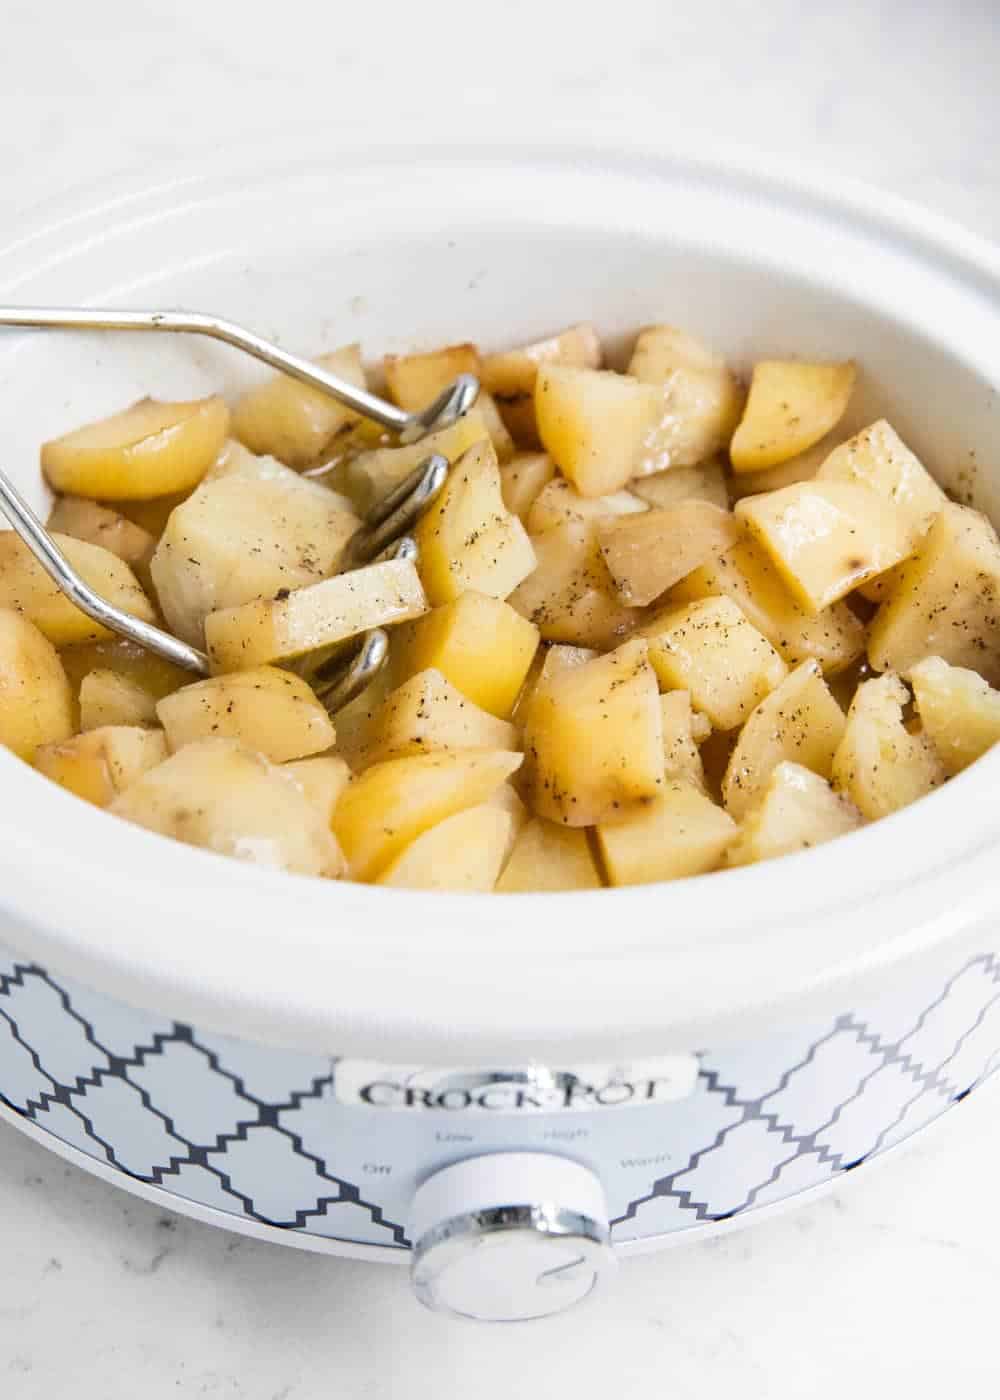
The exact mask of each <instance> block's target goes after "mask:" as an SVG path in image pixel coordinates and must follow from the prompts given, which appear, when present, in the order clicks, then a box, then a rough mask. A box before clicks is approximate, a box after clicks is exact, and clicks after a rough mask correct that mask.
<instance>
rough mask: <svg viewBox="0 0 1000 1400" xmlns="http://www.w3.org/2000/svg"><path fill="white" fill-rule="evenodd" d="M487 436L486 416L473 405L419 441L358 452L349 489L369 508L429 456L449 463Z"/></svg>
mask: <svg viewBox="0 0 1000 1400" xmlns="http://www.w3.org/2000/svg"><path fill="white" fill-rule="evenodd" d="M488 437H489V432H488V431H487V428H486V423H485V421H484V420H483V415H482V414H481V413H480V411H479V409H478V408H472V409H470V410H469V412H468V413H465V414H463V415H462V417H461V418H459V419H457V420H456V422H454V423H452V424H450V425H449V426H448V427H447V428H439V429H438V431H437V432H436V433H428V434H427V436H426V437H422V438H421V439H420V441H419V442H411V443H407V444H406V445H405V446H404V447H378V448H375V449H373V450H372V451H369V452H361V453H359V454H358V456H357V457H355V458H354V459H353V461H351V462H349V463H348V465H347V468H346V477H347V490H348V491H349V493H350V495H351V497H352V499H354V500H356V501H357V502H358V506H359V508H360V509H361V510H362V511H367V510H368V509H369V508H370V507H371V506H373V505H374V504H375V502H376V501H380V500H382V498H383V496H388V494H389V492H390V491H394V490H395V489H396V487H397V486H399V485H400V484H401V483H402V482H404V481H405V480H406V478H407V477H408V476H410V475H412V473H413V472H415V471H416V469H417V467H419V466H420V464H421V462H426V461H427V459H428V457H432V456H434V454H435V453H437V454H438V455H439V456H441V457H446V458H447V459H448V461H449V462H457V461H458V459H459V458H460V457H461V456H462V455H463V454H464V453H466V452H468V450H469V448H470V447H474V446H475V445H476V443H477V442H483V441H484V440H485V439H486V438H488Z"/></svg>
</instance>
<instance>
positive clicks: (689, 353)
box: [628, 325, 725, 384]
mask: <svg viewBox="0 0 1000 1400" xmlns="http://www.w3.org/2000/svg"><path fill="white" fill-rule="evenodd" d="M724 367H725V361H724V360H723V359H722V357H721V356H719V355H716V354H715V352H714V351H712V350H710V349H709V348H708V346H707V345H705V344H703V342H702V341H700V340H698V339H697V338H696V337H695V336H693V335H690V334H689V333H688V332H687V331H682V330H680V329H679V327H677V326H663V325H657V326H644V327H643V329H642V330H641V331H640V332H639V334H638V336H637V337H636V342H635V348H634V349H633V351H632V358H631V360H629V365H628V372H629V374H631V375H632V376H633V377H634V378H635V379H642V380H645V382H646V383H647V384H661V383H662V382H663V380H664V379H666V378H667V376H668V375H669V374H670V372H671V370H675V369H723V368H724Z"/></svg>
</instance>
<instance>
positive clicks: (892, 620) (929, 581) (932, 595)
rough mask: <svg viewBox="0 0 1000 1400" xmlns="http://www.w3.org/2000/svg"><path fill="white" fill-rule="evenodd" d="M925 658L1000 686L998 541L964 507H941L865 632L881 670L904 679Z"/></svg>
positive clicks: (982, 519)
mask: <svg viewBox="0 0 1000 1400" xmlns="http://www.w3.org/2000/svg"><path fill="white" fill-rule="evenodd" d="M925 656H940V657H941V658H942V660H944V661H947V662H949V663H950V664H951V665H952V666H967V667H969V668H971V669H972V670H974V671H978V672H979V673H980V675H982V676H984V677H985V678H986V680H987V681H989V683H990V684H991V685H1000V543H998V542H997V536H996V531H995V530H994V529H993V526H992V525H991V524H990V523H989V521H988V520H987V519H986V517H985V516H983V515H980V514H979V512H978V511H974V510H969V509H968V508H967V507H965V506H956V505H950V504H949V505H945V506H944V507H943V508H942V510H941V511H940V513H939V514H938V515H937V516H936V517H935V519H934V523H933V525H931V528H930V529H929V530H928V532H927V535H926V536H925V538H924V540H923V541H922V542H921V544H920V545H919V547H918V549H917V552H916V553H915V554H914V555H913V556H912V558H910V559H908V560H907V561H906V563H905V564H903V565H902V566H901V568H900V569H899V571H898V574H897V577H896V581H895V584H894V586H893V590H892V592H891V593H890V595H889V597H888V598H886V600H885V602H884V603H883V604H882V606H881V607H880V608H879V610H878V612H877V613H876V614H875V617H874V618H873V619H872V621H871V624H870V626H869V629H868V659H869V660H870V661H871V664H872V665H873V666H874V667H875V669H876V671H898V672H899V673H900V674H901V675H904V676H905V675H906V674H907V673H908V672H909V671H910V670H911V668H912V667H913V666H915V665H916V663H917V662H918V661H922V660H923V658H924V657H925Z"/></svg>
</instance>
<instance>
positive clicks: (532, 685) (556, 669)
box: [516, 644, 600, 723]
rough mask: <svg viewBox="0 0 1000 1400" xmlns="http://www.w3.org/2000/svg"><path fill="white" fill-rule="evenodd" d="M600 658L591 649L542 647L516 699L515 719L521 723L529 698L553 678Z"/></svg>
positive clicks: (598, 653) (558, 646)
mask: <svg viewBox="0 0 1000 1400" xmlns="http://www.w3.org/2000/svg"><path fill="white" fill-rule="evenodd" d="M598 656H600V652H599V651H594V649H593V648H592V647H570V646H560V645H558V644H556V645H554V646H547V647H542V648H541V650H540V651H538V653H537V654H536V656H535V660H534V663H533V664H532V668H531V672H530V674H529V675H528V676H527V678H526V679H525V682H524V687H523V689H522V691H521V693H520V695H519V696H518V697H517V710H516V717H517V721H518V723H521V722H522V721H523V719H524V716H525V715H526V714H527V707H528V705H530V703H531V698H532V696H533V695H536V694H537V693H538V691H539V690H540V689H541V688H542V687H543V686H546V685H547V684H548V683H549V681H550V680H551V679H552V677H553V676H558V675H559V674H560V672H562V671H569V670H571V669H572V668H573V667H574V666H582V665H583V664H584V663H585V662H587V661H594V660H595V659H596V658H597V657H598Z"/></svg>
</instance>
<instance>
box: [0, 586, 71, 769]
mask: <svg viewBox="0 0 1000 1400" xmlns="http://www.w3.org/2000/svg"><path fill="white" fill-rule="evenodd" d="M72 732H73V696H72V692H71V691H70V685H69V681H68V680H67V679H66V672H65V671H64V670H63V666H62V662H61V661H60V660H59V656H58V654H57V653H56V649H55V647H54V646H53V645H52V643H51V642H50V641H48V640H47V638H46V637H44V636H43V634H42V633H41V632H40V631H39V630H38V628H37V627H36V626H35V625H34V624H33V623H31V622H29V621H28V619H27V618H26V617H22V616H21V614H20V613H17V612H12V611H11V610H10V609H9V608H0V744H3V745H4V746H5V747H6V748H8V749H11V750H13V752H14V753H16V754H17V756H18V758H23V759H25V760H26V762H28V763H32V762H33V761H34V758H35V751H36V750H37V749H38V747H39V745H40V744H54V743H59V742H61V741H62V740H64V739H68V738H69V736H70V735H71V734H72Z"/></svg>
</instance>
